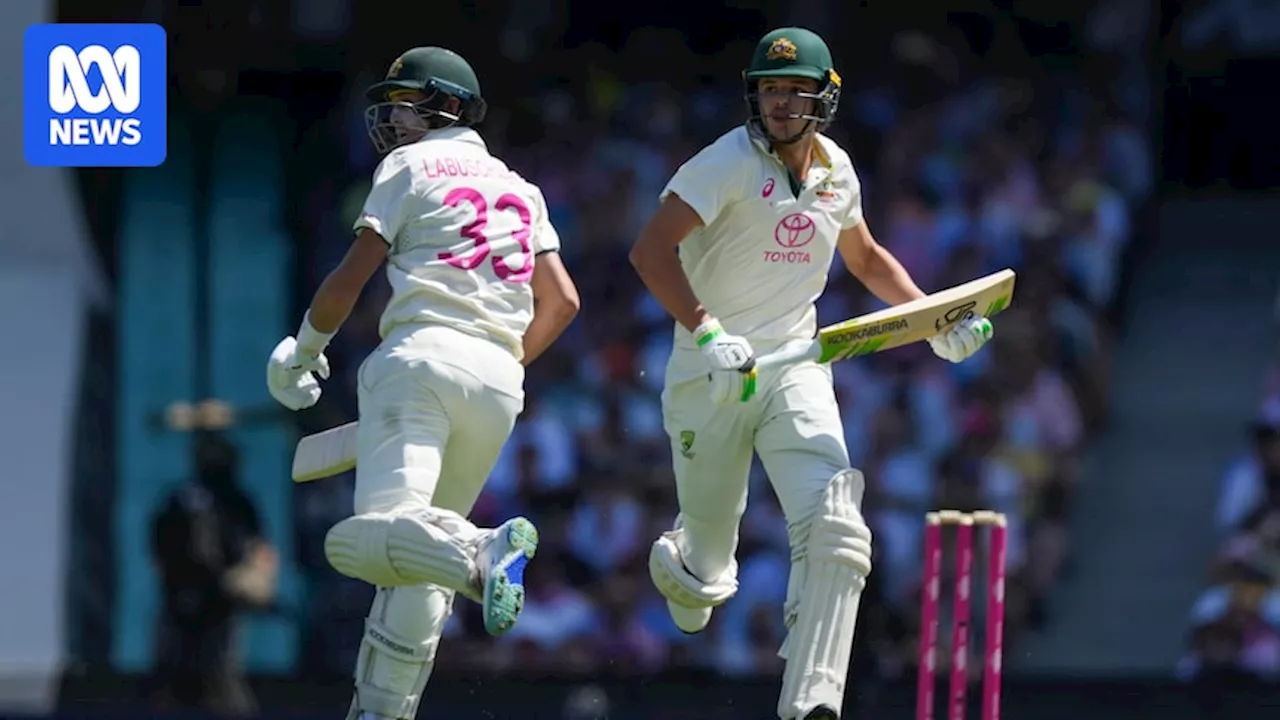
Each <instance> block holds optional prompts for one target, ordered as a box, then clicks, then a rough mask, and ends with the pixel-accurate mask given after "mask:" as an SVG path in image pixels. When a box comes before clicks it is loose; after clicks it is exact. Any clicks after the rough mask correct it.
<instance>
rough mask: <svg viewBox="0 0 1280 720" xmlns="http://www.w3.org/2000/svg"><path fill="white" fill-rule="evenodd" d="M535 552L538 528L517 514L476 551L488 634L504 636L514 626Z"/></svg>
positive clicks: (522, 604) (520, 608) (496, 530)
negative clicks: (528, 565) (516, 516)
mask: <svg viewBox="0 0 1280 720" xmlns="http://www.w3.org/2000/svg"><path fill="white" fill-rule="evenodd" d="M537 551H538V528H536V527H534V525H533V523H531V522H529V521H528V520H526V519H524V518H522V517H518V518H512V519H511V520H508V521H506V522H505V523H503V524H502V525H499V526H498V528H497V529H495V530H494V531H493V536H492V537H491V538H490V539H489V541H488V542H486V543H485V544H484V545H483V546H482V547H481V548H480V552H479V553H477V554H476V566H477V567H479V568H480V580H481V585H482V588H483V590H482V595H481V597H482V598H483V604H484V629H485V630H486V631H488V633H489V634H490V635H493V636H495V637H497V636H500V635H505V634H506V633H507V632H508V631H509V630H511V628H512V627H514V626H515V624H516V620H517V619H518V618H519V617H520V611H521V610H523V609H524V567H525V565H526V564H528V562H529V561H530V560H532V559H533V556H534V554H535V553H537Z"/></svg>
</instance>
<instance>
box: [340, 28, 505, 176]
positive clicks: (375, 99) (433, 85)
mask: <svg viewBox="0 0 1280 720" xmlns="http://www.w3.org/2000/svg"><path fill="white" fill-rule="evenodd" d="M405 90H416V91H418V92H421V93H423V94H424V95H425V96H426V97H424V98H422V99H418V100H413V101H409V100H403V99H401V100H397V99H396V95H397V93H398V91H405ZM365 95H366V97H368V99H369V102H370V103H371V104H370V105H369V107H368V108H366V109H365V114H364V119H365V126H366V128H367V129H368V131H369V139H370V140H372V141H373V145H374V147H375V148H377V149H378V152H381V153H386V152H389V151H391V150H392V149H394V148H396V147H398V146H400V145H404V144H406V143H410V142H416V141H418V140H420V139H421V138H422V136H423V135H425V134H426V133H427V131H429V130H434V129H437V128H443V127H450V126H453V125H462V126H465V127H470V126H472V125H476V124H478V123H479V122H481V121H482V120H484V115H485V110H486V109H487V106H486V104H485V101H484V98H483V97H481V95H480V81H479V80H478V79H477V78H476V71H475V70H473V69H471V65H470V63H468V62H467V61H466V59H464V58H463V57H462V56H461V55H459V54H457V53H456V52H453V51H452V50H447V49H445V48H442V47H417V48H413V49H412V50H408V51H406V52H405V53H404V54H402V55H401V56H400V57H398V58H396V60H395V62H393V63H391V68H390V69H388V70H387V76H386V78H384V79H383V80H382V82H379V83H375V84H373V85H371V86H370V87H369V89H368V90H367V91H365ZM455 99H456V100H457V102H456V103H454V102H451V101H452V100H455Z"/></svg>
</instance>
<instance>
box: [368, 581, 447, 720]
mask: <svg viewBox="0 0 1280 720" xmlns="http://www.w3.org/2000/svg"><path fill="white" fill-rule="evenodd" d="M452 606H453V593H451V592H450V591H448V590H446V589H444V588H442V587H438V586H434V585H413V586H409V587H399V588H394V589H393V588H378V592H377V594H376V595H374V599H373V607H372V609H370V611H369V617H368V618H366V619H365V630H364V639H363V640H362V641H361V643H360V651H359V654H358V656H357V659H356V672H355V681H356V692H355V698H354V700H353V701H352V703H351V709H350V710H349V711H348V712H347V720H359V718H360V717H361V716H362V714H363V712H370V713H374V714H376V715H378V716H379V717H388V718H411V717H415V716H416V715H417V713H418V704H419V703H420V702H421V700H422V691H423V689H424V688H425V687H426V686H427V679H428V678H429V677H430V676H431V669H432V666H433V665H434V663H435V657H436V647H437V644H438V643H439V641H440V634H441V631H442V630H443V629H444V624H445V620H446V619H448V617H449V613H450V611H451V610H452Z"/></svg>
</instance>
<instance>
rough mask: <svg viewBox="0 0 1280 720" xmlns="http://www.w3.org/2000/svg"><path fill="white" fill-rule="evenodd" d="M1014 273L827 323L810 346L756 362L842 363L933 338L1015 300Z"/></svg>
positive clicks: (1005, 272)
mask: <svg viewBox="0 0 1280 720" xmlns="http://www.w3.org/2000/svg"><path fill="white" fill-rule="evenodd" d="M1014 277H1015V276H1014V273H1013V271H1012V270H1008V269H1006V270H1001V271H999V272H995V273H991V274H990V275H987V276H984V277H980V278H978V279H977V280H970V281H969V282H967V283H964V284H962V285H956V286H955V287H952V288H947V289H946V290H939V291H938V292H936V293H933V294H931V295H926V296H924V297H922V298H920V299H918V300H912V301H911V302H908V303H903V304H901V305H894V306H893V307H888V308H885V309H883V310H877V311H876V312H873V313H867V314H866V315H859V316H858V317H856V318H853V319H851V320H845V321H843V322H838V323H835V324H834V325H828V326H826V327H824V328H821V329H820V330H818V336H817V337H816V338H814V339H813V340H812V341H810V342H809V343H808V344H807V345H799V346H793V347H789V348H783V349H782V350H779V351H778V352H775V353H770V354H768V355H765V356H763V357H761V358H759V360H758V361H757V362H758V364H759V366H760V367H776V366H778V365H788V364H791V363H795V362H801V361H805V360H813V361H815V362H818V363H830V362H837V361H839V360H847V359H848V358H851V357H857V356H859V355H870V354H871V353H876V352H882V351H884V350H891V349H893V348H896V347H901V346H903V345H910V344H911V343H915V342H920V341H922V340H928V339H929V338H931V337H933V336H934V335H937V334H938V333H942V332H946V331H947V330H950V329H951V328H953V327H955V326H956V324H957V323H959V322H960V321H961V320H964V319H965V318H969V317H974V316H982V317H988V318H989V317H991V316H992V315H995V314H996V313H998V312H1000V311H1001V310H1004V309H1005V308H1007V307H1009V303H1010V302H1012V301H1013V284H1014Z"/></svg>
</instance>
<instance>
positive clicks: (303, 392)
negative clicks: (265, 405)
mask: <svg viewBox="0 0 1280 720" xmlns="http://www.w3.org/2000/svg"><path fill="white" fill-rule="evenodd" d="M331 339H333V334H332V333H322V332H320V331H318V330H316V329H315V328H314V327H312V326H311V319H310V314H309V313H308V315H307V317H304V318H303V319H302V327H300V328H298V337H297V338H294V337H293V336H289V337H286V338H285V339H283V340H281V341H280V343H279V344H278V345H276V347H275V349H274V350H272V351H271V357H270V358H269V359H268V360H267V390H269V391H270V392H271V397H273V398H275V399H276V402H278V403H280V404H281V405H283V406H285V407H287V408H289V409H290V410H302V409H304V408H309V407H311V406H312V405H315V404H316V403H317V402H318V401H319V400H320V382H319V381H318V380H316V376H319V377H320V379H321V380H328V379H329V358H327V357H325V355H324V349H325V347H327V346H328V344H329V341H330V340H331Z"/></svg>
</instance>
